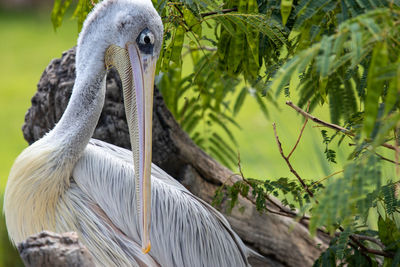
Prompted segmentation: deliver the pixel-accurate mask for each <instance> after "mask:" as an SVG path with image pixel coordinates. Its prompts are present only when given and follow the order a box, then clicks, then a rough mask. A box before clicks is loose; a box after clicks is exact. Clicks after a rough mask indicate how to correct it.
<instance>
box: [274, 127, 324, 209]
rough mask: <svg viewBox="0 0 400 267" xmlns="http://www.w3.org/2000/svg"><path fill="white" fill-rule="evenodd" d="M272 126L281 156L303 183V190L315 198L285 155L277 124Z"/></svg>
mask: <svg viewBox="0 0 400 267" xmlns="http://www.w3.org/2000/svg"><path fill="white" fill-rule="evenodd" d="M272 126H273V128H274V134H275V139H276V143H277V145H278V148H279V153H280V154H281V156H282V157H283V159H284V160H285V161H286V164H287V165H288V167H289V170H290V172H291V173H293V174H294V175H295V176H296V178H297V180H299V182H300V183H301V185H302V186H303V188H304V189H305V190H306V191H307V193H308V194H309V195H310V197H312V198H314V194H313V193H312V192H311V191H310V189H309V188H308V186H307V184H306V183H305V182H304V181H303V179H302V178H301V177H300V175H299V174H298V173H297V172H296V170H295V169H293V167H292V164H290V161H289V159H288V158H287V157H286V156H285V154H284V153H283V150H282V144H281V142H280V141H279V137H278V134H277V133H276V125H275V123H273V124H272ZM314 200H315V202H316V203H317V204H318V200H316V199H315V198H314Z"/></svg>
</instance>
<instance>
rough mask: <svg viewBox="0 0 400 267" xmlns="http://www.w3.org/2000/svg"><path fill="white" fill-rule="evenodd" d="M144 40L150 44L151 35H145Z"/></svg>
mask: <svg viewBox="0 0 400 267" xmlns="http://www.w3.org/2000/svg"><path fill="white" fill-rule="evenodd" d="M144 42H145V43H146V44H149V43H150V37H149V36H145V37H144Z"/></svg>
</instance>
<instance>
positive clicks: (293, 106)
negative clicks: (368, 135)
mask: <svg viewBox="0 0 400 267" xmlns="http://www.w3.org/2000/svg"><path fill="white" fill-rule="evenodd" d="M286 105H288V106H289V107H291V108H293V109H294V110H296V111H297V112H299V113H300V114H301V115H303V116H304V117H306V118H309V119H310V120H312V121H313V122H315V123H318V124H321V125H322V126H325V127H328V128H330V129H333V130H336V131H340V132H342V133H344V134H346V135H349V136H355V135H354V133H353V132H351V131H350V130H348V129H346V128H343V127H342V126H339V125H336V124H333V123H329V122H326V121H323V120H321V119H318V118H317V117H314V116H313V115H311V114H310V113H307V112H306V111H304V110H302V109H301V108H299V107H298V106H296V105H295V104H293V103H292V102H291V101H286ZM381 146H383V147H386V148H389V149H391V150H395V151H396V148H395V146H393V145H391V144H388V143H383V144H381Z"/></svg>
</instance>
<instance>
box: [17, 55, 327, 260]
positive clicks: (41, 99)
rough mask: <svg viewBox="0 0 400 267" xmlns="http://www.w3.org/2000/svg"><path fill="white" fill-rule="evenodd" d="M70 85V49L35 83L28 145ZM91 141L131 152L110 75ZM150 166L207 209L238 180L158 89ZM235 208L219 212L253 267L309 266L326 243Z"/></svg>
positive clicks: (116, 83)
mask: <svg viewBox="0 0 400 267" xmlns="http://www.w3.org/2000/svg"><path fill="white" fill-rule="evenodd" d="M74 80H75V49H74V48H73V49H71V50H69V51H67V52H65V53H64V54H63V55H62V57H61V58H60V59H54V60H53V61H52V62H51V63H50V64H49V66H48V67H47V68H46V70H45V71H44V73H43V75H42V77H41V79H40V81H39V84H38V91H37V93H36V94H35V96H34V97H33V98H32V107H31V108H30V109H29V110H28V112H27V114H26V116H25V124H24V126H23V133H24V137H25V139H26V140H27V141H28V142H29V144H31V143H33V142H34V141H36V140H37V139H39V138H41V137H42V136H43V135H44V134H45V133H46V132H48V131H49V130H50V129H52V128H53V127H54V125H55V123H56V122H57V121H58V120H59V119H60V117H61V115H62V114H63V112H64V110H65V108H66V106H67V103H68V100H69V97H70V96H71V91H72V87H73V84H74ZM93 137H94V138H97V139H101V140H104V141H106V142H109V143H113V144H115V145H118V146H121V147H124V148H128V149H129V148H130V143H129V135H128V127H127V124H126V120H125V112H124V107H123V99H122V91H121V82H120V80H119V78H118V75H117V73H116V72H115V71H113V70H111V71H110V72H109V75H108V78H107V92H106V101H105V105H104V108H103V111H102V114H101V117H100V120H99V122H98V125H97V128H96V130H95V132H94V135H93ZM153 162H154V163H155V164H157V165H158V166H160V167H161V168H162V169H164V170H165V171H166V172H168V173H169V174H170V175H171V176H173V177H175V178H176V179H177V180H178V181H180V182H181V183H182V184H183V185H184V186H185V187H187V188H188V189H189V190H190V191H191V192H192V193H194V194H195V195H197V196H199V197H200V198H202V199H204V200H205V201H207V202H208V203H211V201H212V199H213V197H214V194H215V191H216V190H217V189H218V188H219V187H220V186H221V184H222V183H226V184H228V185H229V184H232V183H234V182H235V181H238V180H239V179H240V177H239V176H237V175H234V174H233V173H232V172H231V171H230V170H229V169H227V168H226V167H224V166H221V165H220V164H219V163H217V162H216V161H215V160H214V159H212V158H211V157H210V156H209V155H207V154H206V153H205V152H204V151H202V150H201V149H200V148H199V147H197V146H196V145H195V144H194V143H193V141H192V140H191V139H190V138H189V136H188V135H187V134H186V133H185V132H184V131H182V129H181V128H180V127H179V125H178V123H177V122H176V121H175V119H174V118H173V116H172V115H171V113H170V112H169V111H168V109H167V107H166V105H165V103H164V101H163V98H162V96H161V94H160V93H159V91H158V90H157V89H155V92H154V110H153ZM275 201H277V200H275ZM268 205H270V203H269V204H268ZM239 206H240V207H245V209H244V212H243V211H242V212H241V211H239V209H237V208H235V209H233V210H232V212H230V213H229V214H227V213H226V212H225V209H224V208H223V207H222V210H221V211H222V212H223V213H224V215H225V216H226V217H227V219H228V221H229V222H230V223H231V225H232V227H233V229H234V230H235V231H236V232H237V233H238V234H239V236H240V237H241V238H242V240H243V241H244V242H245V243H246V244H247V245H248V246H250V247H251V248H253V249H254V250H256V251H257V252H259V253H260V254H262V255H264V256H265V257H266V262H264V263H260V262H259V263H257V262H256V261H253V263H254V264H255V265H260V266H266V265H270V266H311V265H312V263H313V262H314V260H315V259H316V258H317V257H319V255H320V253H321V252H322V249H323V248H324V247H325V246H326V244H327V242H328V240H329V238H327V237H326V236H324V235H323V234H319V235H317V236H316V237H311V236H310V235H309V232H308V230H307V227H306V223H303V224H302V223H298V222H296V221H295V220H293V219H292V218H289V217H285V216H281V215H276V214H272V213H268V214H265V213H259V212H258V211H257V210H256V208H255V206H254V205H253V204H252V203H251V201H249V200H248V199H244V198H241V197H240V198H239Z"/></svg>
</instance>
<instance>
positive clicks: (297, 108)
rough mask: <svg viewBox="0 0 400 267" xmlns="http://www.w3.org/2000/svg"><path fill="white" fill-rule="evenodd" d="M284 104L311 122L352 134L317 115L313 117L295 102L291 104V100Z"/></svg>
mask: <svg viewBox="0 0 400 267" xmlns="http://www.w3.org/2000/svg"><path fill="white" fill-rule="evenodd" d="M286 105H288V106H289V107H291V108H293V109H294V110H296V111H297V112H299V113H300V114H301V115H303V116H304V117H306V118H309V119H310V120H312V121H313V122H316V123H318V124H321V125H323V126H325V127H328V128H331V129H333V130H336V131H340V132H343V133H345V134H348V135H351V136H354V133H352V132H351V131H349V130H348V129H346V128H343V127H341V126H339V125H336V124H333V123H329V122H326V121H323V120H320V119H318V118H317V117H314V116H313V115H311V114H310V113H308V112H306V111H304V110H302V109H301V108H299V107H298V106H296V105H295V104H293V103H292V101H286Z"/></svg>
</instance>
